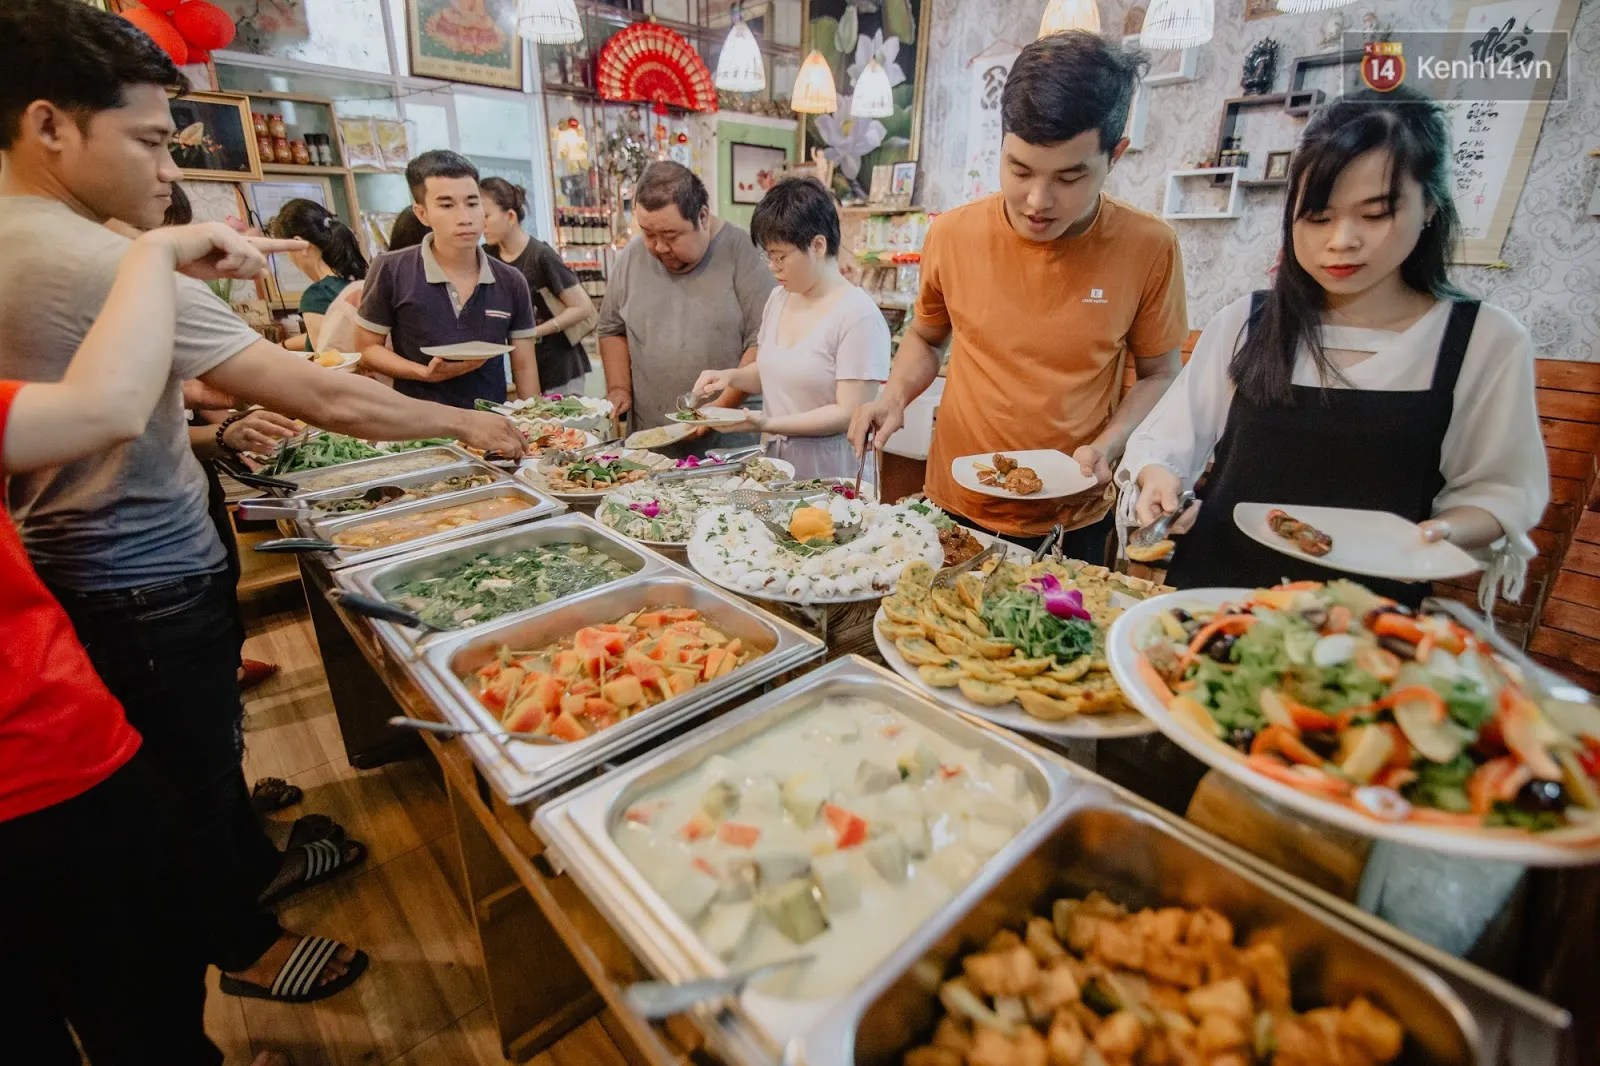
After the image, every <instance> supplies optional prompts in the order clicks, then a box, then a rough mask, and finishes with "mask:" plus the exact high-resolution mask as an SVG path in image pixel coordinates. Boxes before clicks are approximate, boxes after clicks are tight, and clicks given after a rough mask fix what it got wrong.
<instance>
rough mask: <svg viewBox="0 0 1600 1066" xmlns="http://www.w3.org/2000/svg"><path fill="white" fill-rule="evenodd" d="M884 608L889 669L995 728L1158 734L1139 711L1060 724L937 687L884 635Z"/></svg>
mask: <svg viewBox="0 0 1600 1066" xmlns="http://www.w3.org/2000/svg"><path fill="white" fill-rule="evenodd" d="M884 617H885V615H884V613H883V608H882V607H879V608H878V613H877V615H876V616H874V617H873V619H872V639H873V640H874V641H876V642H877V645H878V654H879V655H882V656H883V661H884V662H886V663H888V664H889V669H891V670H893V671H894V672H895V673H897V674H899V675H900V676H901V677H903V678H905V679H906V680H907V681H909V682H911V683H912V684H913V685H915V686H917V688H919V689H921V690H922V691H923V692H926V693H927V694H928V696H929V698H931V699H933V700H936V701H938V702H939V703H942V704H944V705H945V706H946V707H951V708H954V709H955V710H958V711H961V712H963V713H965V714H970V715H973V716H975V717H978V718H983V719H985V720H987V721H990V722H993V723H994V724H995V725H1001V726H1005V727H1006V728H1007V729H1014V730H1016V731H1017V732H1019V733H1033V734H1035V735H1037V736H1046V737H1076V738H1078V739H1080V740H1116V739H1118V738H1121V737H1142V736H1144V735H1145V734H1146V733H1154V732H1155V731H1156V726H1155V723H1154V722H1152V721H1150V719H1148V718H1146V717H1145V716H1144V715H1142V714H1140V713H1139V712H1138V711H1119V712H1117V713H1116V714H1080V715H1075V716H1073V717H1071V718H1066V719H1063V720H1061V721H1059V722H1047V721H1045V720H1044V719H1042V718H1035V717H1034V716H1033V715H1031V714H1029V713H1028V712H1027V711H1024V710H1023V709H1022V705H1021V704H1020V703H1008V704H1006V705H1005V706H1004V707H985V706H984V705H983V704H981V703H974V702H972V701H971V700H969V699H967V698H966V697H965V696H963V695H962V694H961V690H960V689H958V688H935V687H934V686H932V685H930V684H928V683H927V682H926V681H924V680H922V678H921V677H919V676H918V675H917V668H916V667H915V666H913V665H911V664H910V663H908V662H906V660H905V657H904V656H902V655H901V654H900V651H899V649H898V648H896V647H895V646H894V641H892V640H890V639H889V638H888V637H886V636H884V635H883V633H882V632H880V631H879V629H878V623H879V622H882V621H883V620H884Z"/></svg>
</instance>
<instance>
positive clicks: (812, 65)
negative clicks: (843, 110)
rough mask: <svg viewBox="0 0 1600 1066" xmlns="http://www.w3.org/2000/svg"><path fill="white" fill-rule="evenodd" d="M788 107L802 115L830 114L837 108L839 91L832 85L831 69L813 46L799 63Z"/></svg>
mask: <svg viewBox="0 0 1600 1066" xmlns="http://www.w3.org/2000/svg"><path fill="white" fill-rule="evenodd" d="M789 107H790V108H792V109H793V110H795V111H798V112H800V113H801V114H802V115H831V114H833V113H834V112H835V111H837V110H839V91H838V90H837V89H836V88H834V85H833V71H832V70H830V69H828V61H827V60H826V59H823V58H822V53H821V52H819V51H817V50H816V49H815V48H813V49H812V50H811V54H810V55H808V56H806V61H805V62H804V63H802V64H800V73H799V74H798V75H797V76H796V77H795V79H794V92H793V94H792V96H791V98H790V100H789Z"/></svg>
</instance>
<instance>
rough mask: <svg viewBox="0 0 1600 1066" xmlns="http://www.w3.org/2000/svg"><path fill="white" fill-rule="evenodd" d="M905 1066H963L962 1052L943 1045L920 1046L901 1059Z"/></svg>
mask: <svg viewBox="0 0 1600 1066" xmlns="http://www.w3.org/2000/svg"><path fill="white" fill-rule="evenodd" d="M900 1061H901V1062H902V1063H903V1064H904V1066H961V1053H960V1052H957V1051H951V1050H950V1049H949V1048H942V1047H918V1048H912V1049H911V1050H910V1051H908V1052H906V1057H905V1058H903V1059H901V1060H900Z"/></svg>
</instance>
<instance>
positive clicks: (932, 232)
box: [916, 219, 950, 329]
mask: <svg viewBox="0 0 1600 1066" xmlns="http://www.w3.org/2000/svg"><path fill="white" fill-rule="evenodd" d="M940 222H941V220H940V219H935V220H934V221H933V223H932V224H931V225H930V226H929V227H928V236H927V239H926V240H924V241H923V243H922V269H921V271H920V272H919V273H920V278H921V282H920V284H919V287H918V289H917V309H916V316H917V318H919V319H921V320H922V321H924V322H927V323H929V324H930V325H934V326H938V327H939V328H940V329H949V328H950V309H949V308H948V307H946V306H945V302H944V280H943V278H941V277H940V266H941V263H940V258H939V249H940V246H941V245H943V243H944V241H943V237H944V226H942V225H940Z"/></svg>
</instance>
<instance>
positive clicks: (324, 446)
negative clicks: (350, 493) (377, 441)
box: [262, 433, 384, 477]
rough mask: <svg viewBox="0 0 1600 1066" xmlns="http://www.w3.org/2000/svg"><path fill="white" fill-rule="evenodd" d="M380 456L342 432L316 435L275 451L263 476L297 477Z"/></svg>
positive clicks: (361, 442) (365, 444)
mask: <svg viewBox="0 0 1600 1066" xmlns="http://www.w3.org/2000/svg"><path fill="white" fill-rule="evenodd" d="M382 454H384V453H383V452H380V451H379V450H378V449H376V448H374V447H373V446H372V445H370V444H368V443H367V442H366V441H364V440H357V439H356V438H355V437H347V436H345V435H344V434H343V433H318V434H316V435H315V436H311V437H307V438H305V439H304V440H301V441H297V442H295V443H293V444H290V445H287V446H286V447H283V448H280V449H278V453H277V454H276V455H274V456H273V457H272V462H271V463H269V464H267V467H266V469H264V470H263V471H262V473H264V474H266V475H267V476H269V477H277V476H278V475H280V474H296V473H299V472H300V471H302V470H320V469H321V468H322V467H325V466H338V465H339V464H340V463H353V462H356V461H358V460H361V459H376V458H377V457H378V456H380V455H382Z"/></svg>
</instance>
